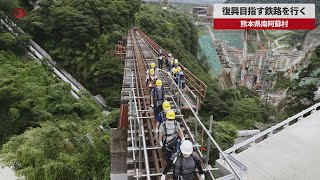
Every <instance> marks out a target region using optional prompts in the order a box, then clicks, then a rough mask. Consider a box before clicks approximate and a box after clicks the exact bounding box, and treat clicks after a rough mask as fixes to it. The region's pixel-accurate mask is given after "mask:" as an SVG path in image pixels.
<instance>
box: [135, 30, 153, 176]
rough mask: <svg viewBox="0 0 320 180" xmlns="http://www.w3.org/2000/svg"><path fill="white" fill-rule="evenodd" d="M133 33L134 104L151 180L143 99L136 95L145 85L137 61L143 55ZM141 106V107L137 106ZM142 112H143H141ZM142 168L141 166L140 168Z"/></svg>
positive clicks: (146, 167)
mask: <svg viewBox="0 0 320 180" xmlns="http://www.w3.org/2000/svg"><path fill="white" fill-rule="evenodd" d="M131 35H132V44H133V50H134V52H133V54H134V56H135V58H134V71H135V81H136V88H137V92H135V89H132V91H133V95H134V96H133V97H134V104H135V108H136V112H137V116H138V118H137V120H138V124H139V129H140V128H141V129H140V132H141V136H142V144H143V152H144V158H145V170H146V174H147V179H148V180H151V178H150V167H149V158H148V152H147V149H146V147H147V144H146V138H145V132H144V126H143V120H142V119H140V118H139V114H140V113H141V112H138V109H139V110H141V109H142V107H141V99H140V98H139V99H136V98H135V97H136V96H139V97H140V96H141V94H140V93H141V91H143V86H142V82H141V77H140V73H139V71H140V69H139V67H138V66H139V64H138V66H137V63H139V59H141V55H140V51H139V48H138V44H137V42H136V39H135V36H134V33H133V31H132V30H131ZM137 106H139V107H137ZM144 108H145V106H144ZM141 114H142V113H141ZM139 169H140V168H139Z"/></svg>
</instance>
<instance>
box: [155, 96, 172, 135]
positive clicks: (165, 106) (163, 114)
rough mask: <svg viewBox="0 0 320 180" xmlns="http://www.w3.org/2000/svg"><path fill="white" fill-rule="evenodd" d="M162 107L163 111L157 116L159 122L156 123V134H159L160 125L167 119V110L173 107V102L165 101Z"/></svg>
mask: <svg viewBox="0 0 320 180" xmlns="http://www.w3.org/2000/svg"><path fill="white" fill-rule="evenodd" d="M162 109H163V111H161V112H160V113H159V114H158V116H156V121H157V124H156V136H158V133H159V126H160V125H161V124H162V123H163V122H164V121H166V120H167V117H166V114H167V112H168V111H169V110H170V109H171V104H170V102H169V101H164V102H163V103H162Z"/></svg>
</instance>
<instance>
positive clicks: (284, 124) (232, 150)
mask: <svg viewBox="0 0 320 180" xmlns="http://www.w3.org/2000/svg"><path fill="white" fill-rule="evenodd" d="M319 109H320V103H317V104H315V105H313V106H311V107H309V108H308V109H305V110H303V111H301V112H300V113H298V114H296V115H294V116H292V117H289V118H288V119H286V120H284V121H282V122H280V123H278V124H276V125H274V126H272V127H271V128H269V129H267V130H265V131H263V132H261V133H259V134H257V135H254V136H253V137H251V138H249V139H247V140H245V141H243V142H241V143H239V144H237V145H235V146H233V147H231V148H229V149H227V150H225V151H224V152H225V153H228V154H230V153H235V152H236V151H237V150H239V149H242V148H244V147H246V146H248V145H250V144H252V143H256V141H257V140H258V139H260V138H264V137H268V136H271V135H272V134H273V133H274V131H275V130H277V129H280V128H283V129H284V128H286V127H287V126H290V125H291V124H290V123H292V122H295V121H299V120H301V119H303V118H304V117H305V115H307V114H308V113H312V112H314V111H317V110H319Z"/></svg>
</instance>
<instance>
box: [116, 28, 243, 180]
mask: <svg viewBox="0 0 320 180" xmlns="http://www.w3.org/2000/svg"><path fill="white" fill-rule="evenodd" d="M124 49H125V50H126V52H125V59H124V61H125V67H124V77H123V87H122V92H121V107H120V109H121V110H120V118H119V123H118V128H117V129H113V130H112V133H111V139H112V140H113V141H112V142H111V156H112V159H111V179H113V180H116V179H119V180H120V179H148V180H150V179H159V180H160V176H161V174H162V171H163V169H164V167H165V165H166V163H165V160H164V158H163V154H162V149H161V147H160V146H159V140H158V139H157V138H156V134H155V125H156V121H155V117H154V113H153V109H152V108H150V106H149V104H150V103H149V102H150V94H149V91H148V90H146V89H145V78H146V70H147V69H148V66H149V64H151V63H153V62H154V63H156V61H157V54H158V51H159V50H160V49H161V50H162V52H163V53H164V54H165V55H167V54H168V52H167V51H166V50H164V49H163V48H161V47H160V46H159V45H158V44H157V43H155V42H154V41H153V40H152V39H151V38H149V37H148V36H147V35H146V34H145V33H143V32H142V31H141V30H139V29H136V28H134V29H132V30H131V31H130V32H129V33H128V36H127V42H126V48H124ZM120 54H121V53H120ZM179 66H181V67H182V68H183V69H185V68H184V66H183V65H182V64H181V63H180V64H179ZM185 74H186V82H187V86H186V88H185V89H184V90H182V89H180V87H179V86H178V85H176V84H175V83H174V81H173V79H172V77H171V76H169V75H168V74H167V72H166V71H164V70H159V72H158V74H157V75H158V78H160V79H161V80H162V82H163V87H164V89H165V92H166V100H167V101H169V102H170V104H171V109H172V110H174V111H175V112H176V117H177V120H178V122H179V124H180V126H181V128H182V130H183V132H184V134H185V137H186V139H189V140H190V141H192V143H193V145H194V150H195V152H197V153H198V154H199V156H200V157H201V160H202V165H203V167H204V170H205V172H206V173H205V175H206V179H234V178H235V177H237V176H238V177H240V176H239V174H238V173H237V172H236V171H234V174H231V175H227V176H225V177H220V178H217V177H215V176H214V174H216V173H215V172H214V171H216V170H217V169H216V168H213V166H212V165H210V164H209V159H210V155H209V152H210V148H211V145H212V146H215V147H216V148H217V149H218V150H219V152H220V153H221V156H222V157H225V161H226V163H227V164H229V165H230V169H233V170H235V169H236V168H235V167H233V166H235V165H237V164H235V163H234V162H232V157H231V156H230V155H228V156H227V155H225V154H224V153H223V152H222V150H221V148H220V147H219V146H218V144H217V143H216V142H215V140H214V139H213V137H212V136H211V129H212V119H211V121H210V122H211V123H210V125H209V129H207V128H206V127H205V125H204V124H203V123H202V121H201V119H200V118H199V117H198V111H199V109H201V103H202V101H203V99H204V98H205V95H206V90H207V86H206V85H205V84H204V83H203V82H202V81H201V80H200V79H199V78H197V77H196V76H195V75H194V74H192V73H191V71H189V70H187V69H185ZM186 111H191V118H190V117H188V118H185V117H184V115H183V112H186ZM189 114H190V113H189ZM204 140H205V141H204ZM204 146H205V147H206V151H205V150H204V148H203V147H204ZM171 178H172V172H171V173H170V172H169V173H168V176H167V179H171ZM197 178H199V175H197Z"/></svg>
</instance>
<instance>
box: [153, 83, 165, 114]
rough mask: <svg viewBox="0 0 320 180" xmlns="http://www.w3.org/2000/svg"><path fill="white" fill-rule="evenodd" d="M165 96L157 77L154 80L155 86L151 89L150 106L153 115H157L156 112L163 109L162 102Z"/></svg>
mask: <svg viewBox="0 0 320 180" xmlns="http://www.w3.org/2000/svg"><path fill="white" fill-rule="evenodd" d="M165 98H166V93H165V90H164V88H163V87H162V81H161V80H160V79H158V80H157V81H156V87H155V88H153V89H152V90H151V103H152V104H151V107H153V108H154V117H157V116H158V114H159V113H160V112H161V111H162V110H163V109H162V103H163V102H164V100H165Z"/></svg>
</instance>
